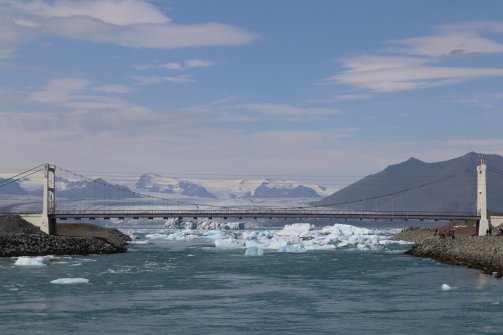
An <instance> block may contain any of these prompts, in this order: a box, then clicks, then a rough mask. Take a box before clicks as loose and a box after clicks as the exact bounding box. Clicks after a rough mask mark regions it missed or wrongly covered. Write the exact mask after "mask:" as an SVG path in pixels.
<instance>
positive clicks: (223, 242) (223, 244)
mask: <svg viewBox="0 0 503 335" xmlns="http://www.w3.org/2000/svg"><path fill="white" fill-rule="evenodd" d="M244 246H245V241H243V240H237V239H234V238H223V239H216V240H215V247H216V248H218V249H242V248H244Z"/></svg>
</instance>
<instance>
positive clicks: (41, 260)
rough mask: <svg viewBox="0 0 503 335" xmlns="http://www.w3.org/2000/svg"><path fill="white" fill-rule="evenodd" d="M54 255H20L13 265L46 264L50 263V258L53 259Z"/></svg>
mask: <svg viewBox="0 0 503 335" xmlns="http://www.w3.org/2000/svg"><path fill="white" fill-rule="evenodd" d="M53 258H54V256H35V257H29V256H21V257H18V259H17V260H16V262H15V263H14V265H16V266H47V265H49V264H51V259H53Z"/></svg>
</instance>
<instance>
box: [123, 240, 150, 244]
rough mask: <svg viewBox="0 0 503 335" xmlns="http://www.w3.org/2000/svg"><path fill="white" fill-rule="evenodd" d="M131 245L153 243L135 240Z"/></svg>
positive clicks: (130, 242)
mask: <svg viewBox="0 0 503 335" xmlns="http://www.w3.org/2000/svg"><path fill="white" fill-rule="evenodd" d="M128 243H129V244H150V243H151V242H150V241H149V240H133V241H129V242H128Z"/></svg>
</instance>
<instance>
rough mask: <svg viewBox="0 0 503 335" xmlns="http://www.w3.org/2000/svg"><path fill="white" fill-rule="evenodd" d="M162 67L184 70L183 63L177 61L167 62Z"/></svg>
mask: <svg viewBox="0 0 503 335" xmlns="http://www.w3.org/2000/svg"><path fill="white" fill-rule="evenodd" d="M160 67H162V68H165V69H168V70H183V66H182V64H180V63H176V62H170V63H166V64H164V65H161V66H160Z"/></svg>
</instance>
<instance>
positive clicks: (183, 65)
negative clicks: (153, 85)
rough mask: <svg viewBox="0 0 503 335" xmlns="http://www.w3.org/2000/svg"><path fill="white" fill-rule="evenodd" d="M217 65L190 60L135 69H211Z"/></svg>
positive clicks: (204, 61)
mask: <svg viewBox="0 0 503 335" xmlns="http://www.w3.org/2000/svg"><path fill="white" fill-rule="evenodd" d="M213 65H215V62H213V61H210V60H202V59H188V60H186V61H184V62H167V63H160V62H152V63H148V64H136V65H134V66H133V67H134V68H135V69H136V70H149V69H165V70H176V71H181V70H187V69H190V68H202V67H210V66H213Z"/></svg>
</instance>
